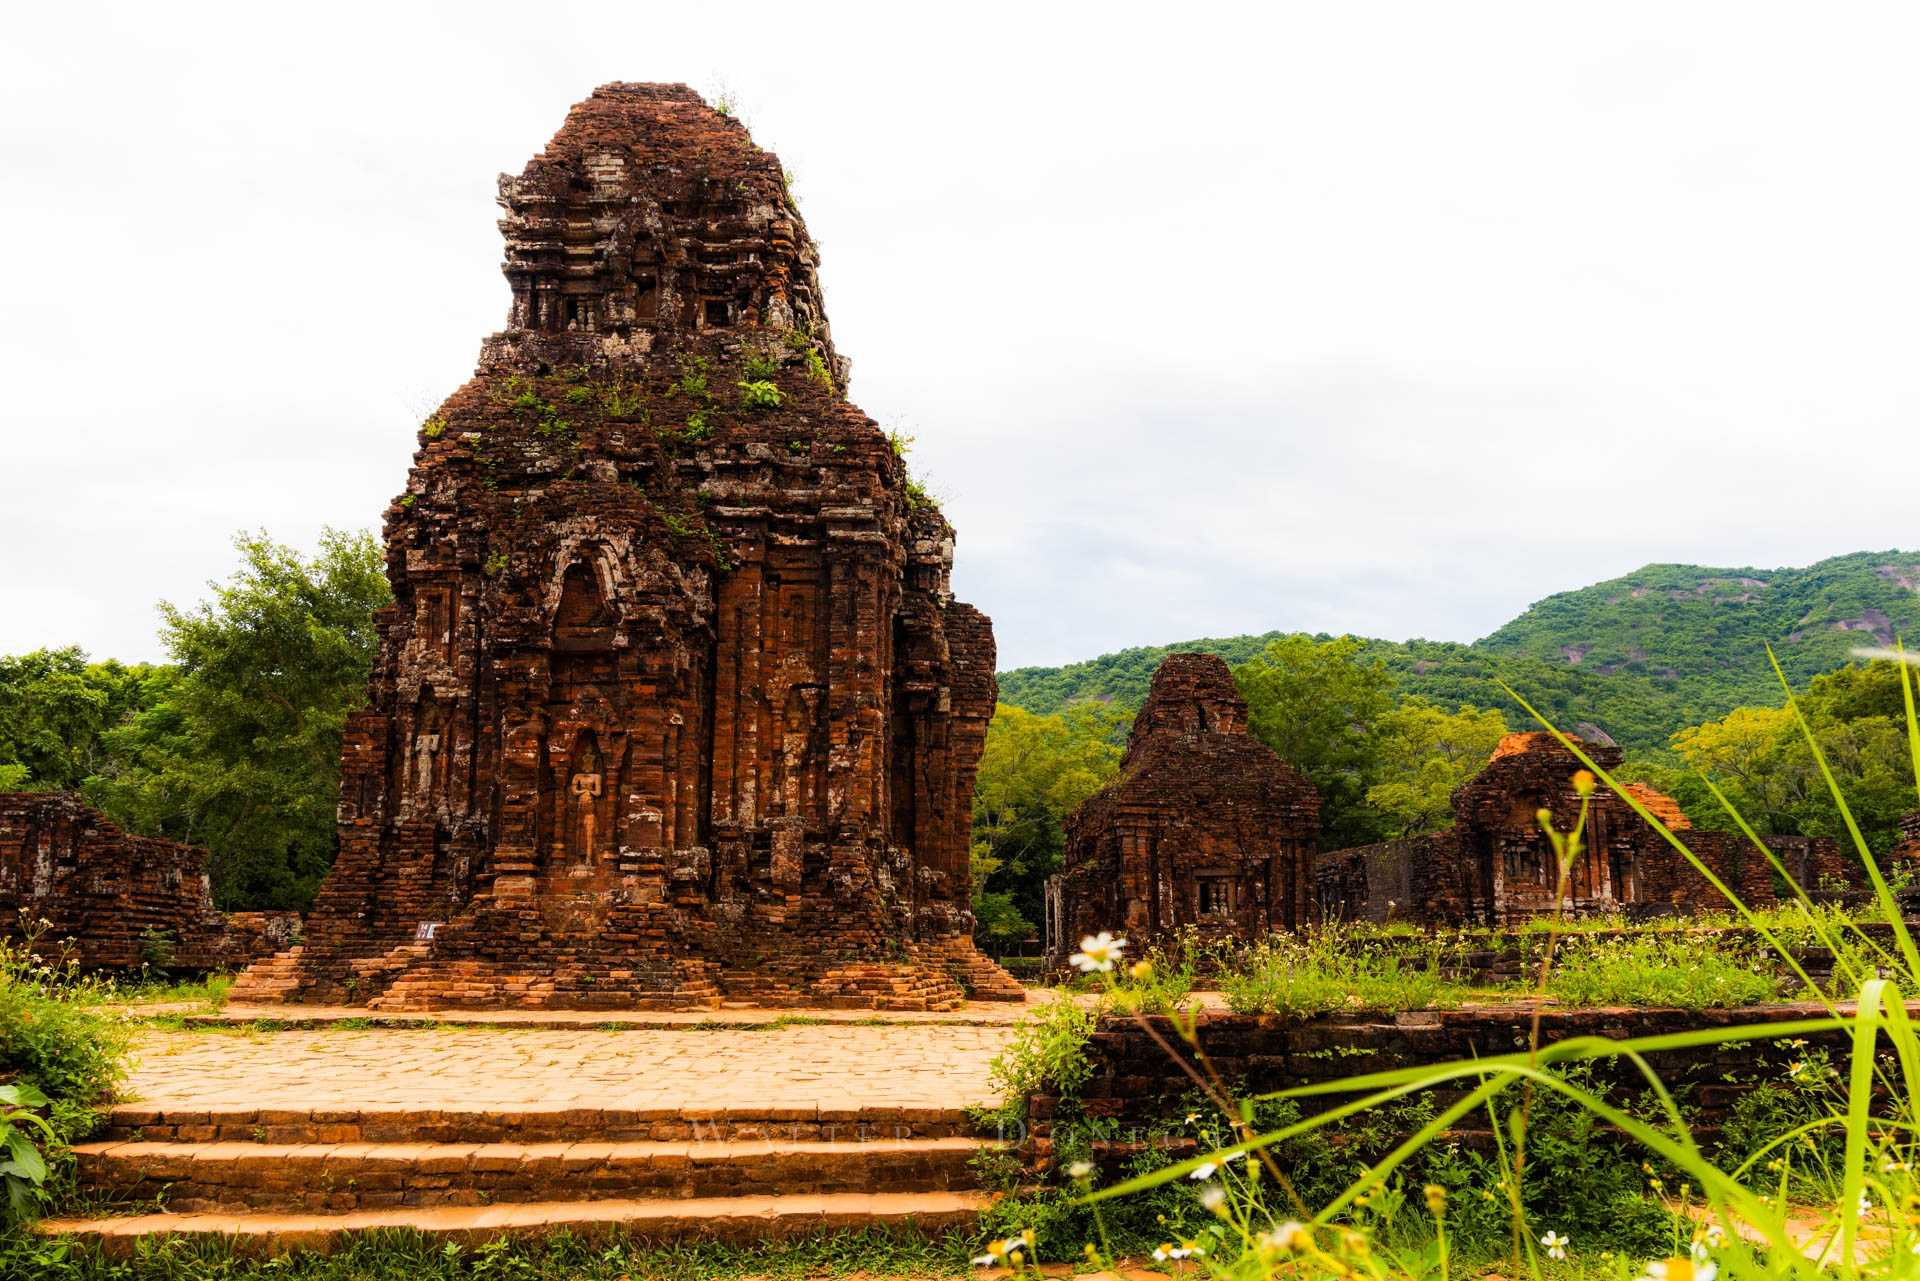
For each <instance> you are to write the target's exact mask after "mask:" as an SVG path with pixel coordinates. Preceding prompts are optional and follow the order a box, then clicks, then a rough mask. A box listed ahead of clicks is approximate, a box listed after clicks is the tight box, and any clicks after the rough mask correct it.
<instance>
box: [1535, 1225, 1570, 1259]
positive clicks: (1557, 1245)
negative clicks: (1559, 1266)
mask: <svg viewBox="0 0 1920 1281" xmlns="http://www.w3.org/2000/svg"><path fill="white" fill-rule="evenodd" d="M1540 1244H1541V1245H1544V1246H1546V1247H1547V1257H1548V1258H1549V1259H1564V1258H1566V1257H1567V1238H1566V1237H1563V1236H1561V1235H1560V1234H1559V1233H1558V1232H1555V1231H1554V1230H1553V1229H1551V1228H1549V1229H1547V1234H1546V1235H1545V1236H1543V1237H1541V1238H1540Z"/></svg>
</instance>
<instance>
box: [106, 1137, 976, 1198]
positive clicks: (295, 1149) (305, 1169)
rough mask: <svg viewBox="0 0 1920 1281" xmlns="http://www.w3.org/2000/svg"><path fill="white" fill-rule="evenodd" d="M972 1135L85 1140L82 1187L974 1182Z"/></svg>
mask: <svg viewBox="0 0 1920 1281" xmlns="http://www.w3.org/2000/svg"><path fill="white" fill-rule="evenodd" d="M986 1146H987V1145H986V1144H985V1143H984V1142H983V1141H981V1140H978V1139H964V1138H946V1139H874V1140H870V1141H868V1142H864V1143H863V1142H851V1141H847V1142H819V1141H804V1140H803V1141H797V1142H796V1141H792V1140H740V1141H734V1142H715V1143H698V1142H678V1143H660V1142H650V1141H639V1142H628V1143H604V1142H589V1143H578V1142H575V1143H347V1144H324V1143H291V1144H282V1143H246V1142H240V1143H235V1142H226V1143H221V1142H215V1143H147V1142H125V1143H88V1144H82V1145H80V1146H78V1147H76V1148H74V1150H73V1151H74V1156H75V1158H76V1161H77V1174H78V1177H79V1180H80V1183H81V1186H82V1187H84V1188H85V1189H86V1190H87V1191H88V1192H90V1193H94V1194H97V1195H98V1196H99V1197H100V1198H101V1199H103V1200H105V1201H110V1202H153V1203H155V1204H163V1205H164V1206H165V1207H166V1208H167V1209H168V1210H169V1211H171V1212H173V1213H204V1212H211V1211H250V1210H275V1211H281V1212H300V1211H308V1212H326V1213H340V1212H348V1211H357V1210H377V1209H389V1208H393V1207H398V1206H407V1207H428V1206H478V1205H491V1204H498V1203H507V1202H532V1201H554V1200H566V1201H603V1200H632V1199H636V1198H676V1199H682V1200H687V1199H694V1198H703V1197H706V1198H711V1197H739V1196H767V1195H799V1194H821V1193H834V1194H838V1193H850V1192H880V1191H888V1192H941V1191H961V1190H966V1189H971V1188H974V1187H976V1186H977V1185H978V1181H977V1179H976V1178H975V1176H974V1172H973V1169H972V1166H971V1164H970V1162H971V1159H972V1158H973V1156H974V1155H975V1153H977V1152H979V1151H981V1150H982V1149H983V1148H984V1147H986Z"/></svg>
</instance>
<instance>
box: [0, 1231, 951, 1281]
mask: <svg viewBox="0 0 1920 1281" xmlns="http://www.w3.org/2000/svg"><path fill="white" fill-rule="evenodd" d="M971 1244H972V1243H971V1241H970V1240H967V1239H965V1238H963V1237H959V1236H945V1237H926V1236H921V1235H917V1234H914V1233H910V1232H900V1233H888V1232H839V1233H823V1234H820V1235H817V1236H811V1237H803V1238H799V1239H796V1240H790V1241H782V1242H767V1243H762V1244H755V1245H726V1244H720V1243H716V1242H697V1243H687V1244H684V1245H666V1246H663V1245H652V1244H648V1243H646V1242H643V1241H639V1240H635V1239H632V1238H628V1237H625V1236H622V1235H614V1236H611V1237H603V1238H595V1239H593V1240H588V1239H586V1238H584V1237H578V1236H573V1235H569V1234H565V1233H561V1234H556V1235H553V1236H549V1237H545V1238H542V1239H539V1240H532V1241H509V1240H505V1239H501V1240H495V1241H490V1242H487V1243H485V1244H481V1245H471V1246H470V1245H456V1244H450V1243H443V1242H438V1241H435V1240H433V1239H432V1238H429V1237H426V1236H423V1235H421V1234H419V1233H416V1232H404V1231H382V1232H370V1233H366V1234H364V1235H361V1236H358V1237H355V1238H354V1239H353V1240H352V1241H351V1242H349V1243H347V1244H346V1245H344V1246H343V1247H341V1248H340V1249H338V1250H336V1251H334V1252H333V1253H331V1254H326V1255H320V1254H313V1253H309V1252H304V1251H303V1252H298V1253H293V1254H286V1255H281V1256H278V1257H271V1258H265V1259H256V1258H250V1257H247V1256H244V1255H241V1254H238V1253H236V1252H235V1251H234V1249H233V1247H232V1245H231V1244H229V1243H226V1242H223V1241H217V1240H188V1239H185V1238H179V1237H175V1238H168V1239H164V1240H155V1241H150V1242H146V1243H143V1245H142V1246H141V1247H140V1249H139V1252H138V1253H137V1254H135V1255H134V1256H133V1257H132V1258H130V1259H126V1260H112V1259H107V1258H105V1257H103V1256H102V1255H100V1254H99V1253H98V1252H96V1251H93V1250H90V1249H86V1248H83V1247H80V1246H77V1245H74V1246H65V1245H64V1243H50V1242H47V1241H45V1240H42V1239H39V1238H36V1237H32V1236H30V1235H28V1234H26V1233H23V1232H17V1231H16V1232H13V1233H10V1234H6V1235H0V1276H4V1277H20V1278H23V1279H24V1278H33V1279H34V1281H250V1279H252V1278H294V1279H296V1281H495V1279H498V1281H626V1279H628V1278H635V1279H637V1278H649V1279H656V1278H657V1279H658V1281H707V1279H708V1278H716V1279H719V1278H748V1277H754V1278H761V1277H764V1278H769V1279H772V1278H801V1277H821V1278H826V1277H852V1276H864V1277H869V1278H873V1277H958V1276H962V1275H965V1274H966V1272H967V1271H968V1258H969V1256H970V1253H971Z"/></svg>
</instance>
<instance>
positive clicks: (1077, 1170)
mask: <svg viewBox="0 0 1920 1281" xmlns="http://www.w3.org/2000/svg"><path fill="white" fill-rule="evenodd" d="M1067 1177H1068V1178H1069V1179H1088V1178H1092V1177H1093V1162H1091V1161H1075V1162H1074V1163H1073V1164H1072V1165H1070V1166H1068V1167H1067Z"/></svg>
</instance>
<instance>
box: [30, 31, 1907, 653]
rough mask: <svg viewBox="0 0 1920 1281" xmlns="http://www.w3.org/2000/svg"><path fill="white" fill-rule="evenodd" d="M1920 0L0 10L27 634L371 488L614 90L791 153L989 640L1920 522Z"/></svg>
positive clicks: (129, 620) (860, 360) (869, 394)
mask: <svg viewBox="0 0 1920 1281" xmlns="http://www.w3.org/2000/svg"><path fill="white" fill-rule="evenodd" d="M1917 15H1920V10H1916V9H1914V8H1913V7H1911V6H1904V5H1884V6H1883V5H1871V4H1851V5H1846V6H1831V5H1828V6H1809V5H1768V4H1758V3H1753V2H1752V0H1746V2H1744V3H1734V4H1726V5H1712V4H1684V5H1676V4H1672V3H1659V4H1648V5H1634V4H1618V3H1616V4H1608V5H1584V6H1575V5H1569V4H1540V3H1537V2H1528V3H1518V4H1499V5H1495V4H1468V3H1449V4H1444V5H1440V4H1432V3H1429V2H1426V0H1422V2H1419V3H1410V4H1404V5H1399V4H1338V5H1329V4H1323V3H1315V4H1297V3H1286V4H1263V5H1259V6H1248V7H1246V8H1245V9H1241V8H1237V7H1224V6H1223V7H1213V6H1208V5H1204V4H1180V5H1169V4H1165V3H1161V4H1156V5H1153V6H1150V7H1146V8H1143V9H1140V10H1130V9H1128V8H1126V7H1124V6H1119V5H1114V4H1102V5H1075V6H1071V7H1068V6H1064V5H1059V6H1054V5H1042V4H1035V3H1031V2H1029V3H1024V4H1020V5H1014V6H1008V7H1005V8H1001V7H997V6H994V5H990V4H982V3H970V4H965V5H953V6H933V5H916V4H900V3H889V4H885V5H879V6H874V7H871V8H856V7H853V6H841V5H830V4H812V5H796V4H793V3H791V0H787V2H785V3H780V4H773V5H766V6H760V5H755V4H748V3H728V4H725V5H720V4H707V3H700V2H698V0H688V2H682V3H676V4H671V5H664V4H651V3H635V2H632V0H628V2H626V3H619V4H558V3H552V2H551V0H546V2H543V3H538V4H527V3H524V2H523V3H517V4H512V5H505V4H482V3H465V4H459V5H446V6H426V5H414V4H396V3H384V4H380V5H367V6H361V5H356V4H345V3H335V4H328V5H322V6H302V7H298V8H294V7H289V6H279V5H262V4H258V3H254V4H248V5H244V6H234V7H231V8H226V7H217V6H213V5H193V6H183V5H153V4H127V5H116V6H96V5H89V4H81V3H72V2H70V0H63V2H62V3H59V4H46V5H33V6H26V7H20V8H16V9H15V10H12V11H10V12H9V15H8V18H7V21H6V30H5V32H4V33H0V184H4V185H0V243H4V244H5V246H6V253H7V257H8V268H7V282H6V286H5V290H4V293H5V305H4V306H0V375H3V376H4V385H5V393H4V395H3V396H0V440H3V444H4V448H3V449H0V652H13V651H18V650H22V649H26V648H30V647H34V646H38V645H47V644H59V643H69V642H77V643H79V644H81V645H83V646H84V647H86V648H87V649H88V650H89V651H91V652H92V653H94V654H95V655H97V656H117V657H121V658H126V659H138V658H157V657H160V656H161V650H160V646H159V643H158V640H157V637H156V632H155V622H156V615H155V612H154V608H153V606H154V602H155V601H156V600H157V599H160V598H162V597H165V598H170V599H174V600H179V601H190V600H194V599H197V598H199V596H200V595H201V594H202V593H203V591H204V583H205V582H206V580H208V579H210V578H217V577H224V576H225V575H226V574H227V573H229V572H230V571H231V569H232V568H233V565H234V556H233V553H232V550H231V548H230V545H229V539H230V538H231V536H232V534H233V533H234V531H236V530H239V529H244V528H258V527H265V528H266V529H268V530H269V531H271V532H272V533H273V534H274V535H275V536H277V537H279V538H281V539H283V540H285V541H289V542H293V543H296V544H299V545H311V543H312V541H313V539H314V536H315V535H316V533H317V531H318V530H319V528H320V526H321V525H323V524H327V523H332V524H336V525H342V526H349V527H360V526H373V525H376V524H377V521H378V514H379V512H380V510H381V508H382V507H383V505H384V504H385V503H386V501H387V500H388V498H389V497H390V496H391V495H393V494H394V493H397V492H398V491H399V489H400V487H401V485H402V483H403V479H404V475H405V471H406V467H407V463H408V460H409V456H410V453H411V450H412V446H413V440H414V437H413V428H414V425H415V424H416V423H417V422H418V420H419V419H420V417H421V416H422V415H423V413H424V412H425V410H426V409H427V408H429V407H430V406H431V405H433V404H434V403H436V402H437V401H438V400H439V399H440V398H441V397H442V396H444V395H445V394H446V393H447V392H449V391H451V390H452V389H453V388H454V387H455V386H457V385H458V384H459V383H460V382H461V381H462V380H464V378H465V377H466V376H467V374H468V373H469V371H470V370H471V368H472V365H473V361H474V357H475V354H476V352H477V350H478V345H479V342H480V339H481V338H482V336H483V335H485V334H487V333H489V332H491V331H493V330H495V329H498V328H499V327H500V326H501V324H502V323H503V322H504V317H505V314H506V307H507V288H506V284H505V282H504V281H503V280H502V278H501V276H500V273H499V270H498V264H499V260H500V256H501V254H500V241H499V235H498V232H497V231H496V229H495V227H494V219H495V217H496V212H497V211H496V210H495V207H494V204H493V196H494V179H495V175H496V174H498V173H500V172H501V171H503V170H511V171H515V172H517V171H518V170H519V169H520V168H521V166H522V165H523V164H524V163H525V161H526V159H527V158H528V156H529V155H530V154H532V153H533V152H534V151H536V150H538V149H539V148H540V146H541V145H542V144H543V143H544V142H545V140H546V139H547V138H548V137H549V136H550V135H551V134H552V133H553V131H554V130H555V129H556V128H558V126H559V124H560V121H561V119H562V117H563V116H564V115H565V113H566V110H567V107H568V106H569V104H571V103H573V102H574V101H576V100H578V99H580V98H582V97H584V96H585V95H586V94H587V93H588V92H589V91H590V90H591V89H592V88H593V86H594V85H596V84H599V83H601V82H603V81H607V80H614V79H626V80H681V81H686V82H687V83H690V84H692V85H694V86H695V87H696V88H702V89H706V90H711V89H712V88H713V87H715V86H717V85H720V84H722V83H724V84H726V85H729V86H731V87H732V88H733V90H734V91H735V93H736V95H737V96H738V97H739V99H740V100H741V101H742V104H743V115H744V116H745V118H746V119H747V121H748V123H749V124H750V125H751V126H752V128H753V130H754V134H755V136H756V138H758V139H759V140H760V141H761V142H762V143H763V144H765V145H768V146H771V147H773V148H774V149H776V150H778V151H779V153H780V155H781V157H782V158H783V160H784V161H785V163H786V165H787V166H788V168H790V169H792V170H794V171H795V172H796V174H797V175H798V180H797V183H796V191H797V192H798V194H799V197H800V200H801V207H802V209H803V211H804V212H805V214H806V217H807V220H808V222H809V224H810V226H811V228H812V230H813V232H814V234H815V236H816V237H817V238H818V239H819V241H820V242H821V245H822V249H823V256H824V263H823V281H824V284H825V287H826V291H827V308H828V311H829V314H830V315H831V316H832V318H833V323H834V331H835V337H836V340H837V342H838V344H839V346H840V349H841V350H842V351H843V352H845V353H847V354H849V355H851V356H852V357H853V360H854V380H853V388H852V391H853V398H854V400H855V401H856V402H858V403H859V404H860V405H861V406H862V407H863V408H864V409H866V410H867V412H868V413H870V414H872V415H873V416H874V417H875V418H877V419H879V420H880V421H881V422H882V423H883V424H887V425H889V426H897V427H900V428H901V429H903V430H905V431H907V432H910V433H912V434H915V435H917V436H918V438H919V447H918V449H917V451H916V453H915V455H914V461H915V463H916V464H917V466H918V468H919V469H920V470H921V471H923V472H925V473H928V474H929V475H930V476H931V479H932V483H933V486H934V488H935V489H936V491H937V492H940V493H942V494H944V495H945V496H946V499H947V510H948V513H949V515H950V516H951V517H952V518H953V520H954V522H955V524H956V525H957V526H958V527H959V530H960V549H959V564H958V568H957V570H956V573H955V583H956V587H957V589H958V591H959V593H960V594H961V595H962V596H963V597H964V598H966V599H969V600H971V601H973V602H974V603H976V604H978V605H979V606H981V607H982V608H984V609H985V610H986V611H987V612H988V613H990V614H991V615H992V616H993V618H994V621H995V624H996V630H997V632H998V635H999V640H1000V653H1001V658H1002V665H1003V666H1009V667H1010V666H1016V665H1020V664H1025V663H1043V662H1058V661H1064V660H1069V659H1074V658H1082V657H1089V656H1091V655H1094V654H1097V653H1100V652H1103V651H1106V650H1111V649H1114V648H1118V647H1121V646H1124V645H1129V644H1142V643H1156V642H1165V641H1171V640H1177V639H1184V638H1188V637H1193V636H1200V635H1226V634H1232V633H1236V632H1243V631H1264V630H1267V629H1269V628H1276V627H1278V628H1305V629H1310V630H1327V631H1335V632H1338V631H1354V632H1359V633H1363V634H1369V635H1377V636H1387V637H1394V638H1401V637H1407V636H1413V635H1423V636H1428V637H1433V638H1436V639H1455V640H1471V639H1473V638H1474V637H1477V636H1480V635H1482V634H1484V633H1485V632H1487V631H1489V630H1491V629H1492V628H1494V627H1495V626H1497V625H1499V624H1500V623H1501V622H1503V621H1505V620H1506V619H1507V618H1509V617H1511V616H1512V615H1514V614H1515V613H1517V612H1519V611H1520V610H1521V609H1523V608H1525V607H1526V605H1527V604H1528V603H1529V602H1531V601H1533V600H1536V599H1538V598H1540V597H1541V596H1544V595H1547V594H1549V593H1551V592H1554V591H1558V590H1563V589H1566V588H1570V587H1574V586H1578V585H1581V584H1583V583H1586V582H1590V581H1593V580H1595V579H1599V578H1604V577H1609V576H1612V575H1615V574H1619V573H1622V572H1625V571H1627V570H1630V569H1633V568H1635V567H1637V566H1639V565H1641V564H1643V563H1646V562H1648V561H1658V560H1669V561H1672V560H1680V561H1701V562H1705V563H1710V564H1728V565H1745V564H1754V565H1762V566H1771V565H1781V564H1805V563H1807V562H1809V561H1812V560H1817V559H1819V558H1821V557H1824V556H1828V555H1833V554H1836V553H1840V552H1847V551H1855V550H1861V549H1866V548H1876V549H1877V548H1886V547H1896V546H1898V547H1907V548H1912V547H1915V546H1920V536H1916V535H1915V533H1914V531H1913V529H1912V514H1913V510H1914V506H1915V498H1914V490H1915V485H1914V477H1913V472H1912V467H1911V459H1912V456H1913V442H1914V432H1913V424H1914V421H1915V417H1916V411H1917V410H1920V374H1917V372H1916V371H1920V361H1917V360H1916V352H1920V320H1917V319H1916V316H1917V314H1920V312H1917V309H1920V247H1917V245H1920V165H1916V164H1915V161H1914V146H1915V143H1914V127H1915V124H1916V122H1920V76H1916V75H1915V73H1914V67H1915V65H1916V57H1917V56H1920V41H1917V40H1916V36H1920V19H1917Z"/></svg>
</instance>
